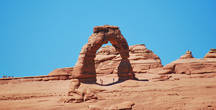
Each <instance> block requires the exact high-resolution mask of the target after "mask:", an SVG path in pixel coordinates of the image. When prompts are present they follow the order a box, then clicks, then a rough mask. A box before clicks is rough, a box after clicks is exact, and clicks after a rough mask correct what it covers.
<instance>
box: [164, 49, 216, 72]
mask: <svg viewBox="0 0 216 110" xmlns="http://www.w3.org/2000/svg"><path fill="white" fill-rule="evenodd" d="M190 53H191V52H190ZM185 56H187V58H186V57H185ZM188 56H189V57H188ZM191 56H192V55H190V54H188V52H187V53H186V55H184V56H183V57H180V59H178V60H176V61H174V62H171V63H170V64H167V65H166V66H164V67H163V69H162V70H167V71H168V72H169V73H176V74H202V73H214V72H216V57H213V56H214V51H213V50H211V51H210V52H209V53H207V55H206V56H205V58H203V59H196V58H193V57H191Z"/></svg>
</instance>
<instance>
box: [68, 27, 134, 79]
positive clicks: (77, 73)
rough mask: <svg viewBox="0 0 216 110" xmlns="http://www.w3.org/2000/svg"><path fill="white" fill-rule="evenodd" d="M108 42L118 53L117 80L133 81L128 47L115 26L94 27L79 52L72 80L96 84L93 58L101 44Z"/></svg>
mask: <svg viewBox="0 0 216 110" xmlns="http://www.w3.org/2000/svg"><path fill="white" fill-rule="evenodd" d="M108 42H110V43H111V44H112V46H114V48H115V49H116V50H117V51H118V52H119V53H120V56H121V58H122V59H121V62H120V64H119V66H118V72H117V74H118V77H119V80H127V79H135V75H134V73H133V69H132V66H131V64H130V61H129V60H128V58H129V46H128V43H127V41H126V39H125V38H124V37H123V35H122V34H121V32H120V30H119V28H118V27H117V26H109V25H105V26H96V27H94V30H93V34H92V35H91V36H90V37H89V39H88V43H87V44H85V45H84V46H83V48H82V50H81V52H80V55H79V58H78V61H77V63H76V65H75V67H74V71H73V73H72V77H73V78H77V79H80V81H81V82H93V83H94V82H96V68H95V60H94V59H95V57H96V53H97V50H98V49H99V48H101V47H102V45H103V44H107V43H108Z"/></svg>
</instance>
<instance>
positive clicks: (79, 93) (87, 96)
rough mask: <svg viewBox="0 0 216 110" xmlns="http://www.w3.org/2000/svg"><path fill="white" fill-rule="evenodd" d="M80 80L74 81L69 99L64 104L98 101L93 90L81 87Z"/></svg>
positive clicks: (72, 81) (70, 88)
mask: <svg viewBox="0 0 216 110" xmlns="http://www.w3.org/2000/svg"><path fill="white" fill-rule="evenodd" d="M80 85H81V83H80V81H79V80H78V79H72V80H71V83H70V87H69V92H68V97H67V98H66V99H65V100H64V103H80V102H84V101H88V100H92V99H97V96H96V95H95V91H94V90H93V89H90V88H87V87H82V86H80Z"/></svg>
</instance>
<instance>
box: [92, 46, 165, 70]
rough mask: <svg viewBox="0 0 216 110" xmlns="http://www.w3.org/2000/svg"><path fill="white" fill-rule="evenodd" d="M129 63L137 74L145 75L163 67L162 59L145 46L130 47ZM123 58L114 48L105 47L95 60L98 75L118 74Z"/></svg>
mask: <svg viewBox="0 0 216 110" xmlns="http://www.w3.org/2000/svg"><path fill="white" fill-rule="evenodd" d="M129 55H130V57H129V61H130V63H131V66H132V68H133V71H134V72H135V73H145V72H146V71H147V70H148V69H153V68H159V67H162V64H161V60H160V58H159V57H158V56H157V55H156V54H154V53H153V52H152V51H151V50H149V49H147V48H146V46H145V45H144V44H140V45H133V46H130V47H129ZM120 62H121V57H120V54H119V52H118V51H116V50H115V48H114V47H113V46H108V45H107V46H104V47H102V48H101V49H100V50H99V51H98V52H97V56H96V58H95V67H96V73H97V74H112V73H117V71H118V65H119V63H120Z"/></svg>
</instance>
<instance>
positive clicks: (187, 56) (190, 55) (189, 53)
mask: <svg viewBox="0 0 216 110" xmlns="http://www.w3.org/2000/svg"><path fill="white" fill-rule="evenodd" d="M187 58H194V57H193V55H192V52H191V51H189V50H188V51H187V52H186V54H185V55H182V56H181V57H180V59H187Z"/></svg>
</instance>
